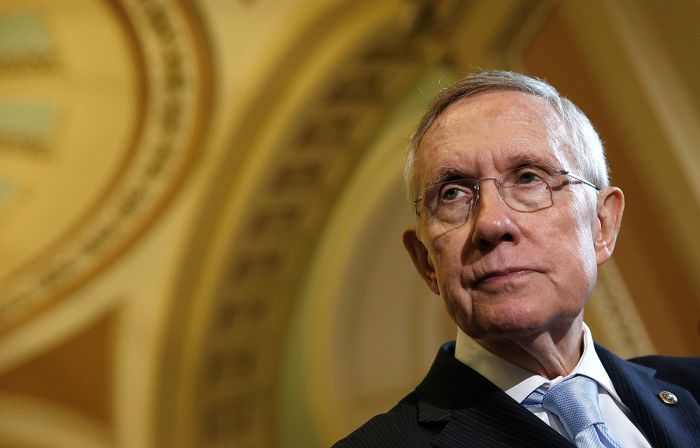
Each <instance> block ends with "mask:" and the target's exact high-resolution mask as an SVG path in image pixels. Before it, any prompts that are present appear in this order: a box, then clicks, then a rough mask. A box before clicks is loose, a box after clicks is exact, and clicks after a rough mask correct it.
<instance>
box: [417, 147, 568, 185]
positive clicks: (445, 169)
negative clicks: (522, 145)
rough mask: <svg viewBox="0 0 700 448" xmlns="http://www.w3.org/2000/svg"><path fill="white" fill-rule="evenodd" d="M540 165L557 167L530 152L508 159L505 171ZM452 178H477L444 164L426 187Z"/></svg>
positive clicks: (460, 169)
mask: <svg viewBox="0 0 700 448" xmlns="http://www.w3.org/2000/svg"><path fill="white" fill-rule="evenodd" d="M527 165H532V166H538V167H549V168H551V169H556V168H557V167H555V166H554V165H553V164H552V163H550V161H547V160H545V159H543V158H541V157H534V156H532V155H530V154H515V155H513V156H511V157H509V158H508V159H506V164H505V166H506V167H507V168H506V169H505V170H504V171H509V170H512V169H515V168H518V167H520V166H527ZM450 178H461V179H476V177H474V176H467V175H465V170H464V169H463V168H461V167H458V166H453V165H447V166H442V167H440V168H439V169H438V171H437V174H436V176H435V177H434V179H433V180H432V181H430V182H429V183H428V184H427V185H425V187H424V188H430V187H433V186H435V185H440V184H442V183H444V182H445V181H446V180H448V179H450Z"/></svg>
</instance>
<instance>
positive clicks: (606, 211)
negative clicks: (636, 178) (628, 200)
mask: <svg viewBox="0 0 700 448" xmlns="http://www.w3.org/2000/svg"><path fill="white" fill-rule="evenodd" d="M624 209H625V195H624V194H622V190H620V189H619V188H617V187H608V188H605V189H603V190H601V191H600V193H598V221H599V222H600V229H599V230H598V234H597V235H596V236H595V240H594V246H595V253H596V261H597V263H598V266H600V265H601V264H603V263H605V262H606V261H608V259H609V258H610V256H611V255H612V253H613V250H614V249H615V242H616V241H617V234H618V232H619V231H620V224H621V223H622V213H623V211H624Z"/></svg>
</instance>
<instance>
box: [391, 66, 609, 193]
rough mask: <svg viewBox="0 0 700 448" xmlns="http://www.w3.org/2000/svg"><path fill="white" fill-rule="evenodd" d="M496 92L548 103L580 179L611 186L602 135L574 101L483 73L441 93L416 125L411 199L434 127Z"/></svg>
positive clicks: (520, 78)
mask: <svg viewBox="0 0 700 448" xmlns="http://www.w3.org/2000/svg"><path fill="white" fill-rule="evenodd" d="M493 91H516V92H524V93H529V94H530V95H533V96H535V97H538V98H542V99H544V100H545V102H546V104H547V105H548V106H549V107H551V108H552V109H554V110H555V111H556V112H557V113H558V115H559V116H560V117H561V119H562V122H563V127H564V131H565V132H566V134H567V135H566V137H568V143H569V145H568V146H569V151H570V155H571V156H573V160H574V161H575V163H577V164H578V166H577V167H575V168H576V169H578V170H579V172H578V173H576V174H579V175H580V176H582V177H583V178H585V179H586V180H589V181H591V182H593V183H594V184H596V185H597V186H598V187H600V188H605V187H608V186H609V185H610V181H609V179H608V165H607V163H606V161H605V150H604V149H603V143H602V142H601V140H600V137H599V136H598V133H597V132H596V131H595V129H594V128H593V125H592V124H591V122H590V120H589V119H588V117H586V115H585V114H584V113H583V112H582V111H581V109H579V108H578V107H576V105H574V103H572V102H571V101H569V100H568V99H566V98H564V97H563V96H561V95H559V92H557V90H556V89H555V88H554V87H552V86H551V85H549V84H547V83H546V82H544V81H542V80H540V79H537V78H531V77H529V76H525V75H522V74H520V73H514V72H506V71H481V72H476V73H472V74H470V75H468V76H467V77H465V78H463V79H461V80H459V81H457V82H456V83H454V84H452V85H451V86H449V87H447V88H446V89H444V90H443V91H442V92H440V93H439V94H438V95H437V97H435V99H434V100H433V102H432V103H431V104H430V106H428V109H427V110H426V112H425V114H424V115H423V118H421V120H420V121H419V122H418V124H417V125H416V128H415V130H414V131H413V135H411V139H410V141H409V143H408V150H407V152H406V166H405V169H404V179H405V181H406V187H407V189H408V195H409V199H411V200H413V199H415V197H416V196H417V195H418V194H417V190H418V185H416V182H417V179H416V178H415V164H416V158H417V155H418V150H419V148H420V145H421V142H422V141H423V137H424V136H425V134H426V132H427V131H428V129H429V128H430V126H431V125H432V124H433V122H435V120H436V119H437V118H438V117H439V116H440V114H442V113H443V112H444V111H445V109H447V107H448V106H450V105H451V104H453V103H456V102H457V101H459V100H461V99H463V98H468V97H471V96H475V95H478V94H480V93H485V92H493Z"/></svg>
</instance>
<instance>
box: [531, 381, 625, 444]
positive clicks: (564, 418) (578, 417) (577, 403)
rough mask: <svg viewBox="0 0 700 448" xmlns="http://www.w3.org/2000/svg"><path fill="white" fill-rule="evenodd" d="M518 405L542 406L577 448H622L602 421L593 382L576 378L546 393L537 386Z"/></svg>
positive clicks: (596, 390) (596, 384) (595, 384)
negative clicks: (555, 419)
mask: <svg viewBox="0 0 700 448" xmlns="http://www.w3.org/2000/svg"><path fill="white" fill-rule="evenodd" d="M522 404H523V406H525V407H526V408H531V407H535V406H542V407H543V408H545V409H546V410H548V411H549V412H551V413H552V414H554V415H556V416H557V417H559V420H561V422H562V424H563V425H564V428H566V431H567V432H568V433H569V435H570V436H571V438H572V439H573V441H574V443H575V444H576V446H577V447H578V448H601V447H605V448H623V446H622V444H620V442H618V441H617V439H616V438H615V436H613V435H612V433H611V432H610V428H608V426H607V425H606V424H605V422H604V421H603V416H602V414H601V413H600V405H599V404H598V383H596V382H595V380H592V379H590V378H588V377H585V376H581V375H576V376H574V377H572V378H569V379H566V380H564V381H562V382H561V383H559V384H557V385H556V386H554V387H552V388H551V389H549V390H548V391H545V390H544V389H542V386H540V387H538V388H537V389H536V390H535V391H534V392H533V393H531V394H530V395H529V396H528V397H527V398H526V399H525V400H524V401H523V403H522Z"/></svg>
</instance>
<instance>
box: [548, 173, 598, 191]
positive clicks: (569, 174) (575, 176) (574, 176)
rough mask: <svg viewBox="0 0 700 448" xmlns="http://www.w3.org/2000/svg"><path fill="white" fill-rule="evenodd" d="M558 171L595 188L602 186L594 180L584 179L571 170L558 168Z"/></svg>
mask: <svg viewBox="0 0 700 448" xmlns="http://www.w3.org/2000/svg"><path fill="white" fill-rule="evenodd" d="M557 173H559V174H564V175H566V176H569V177H573V178H574V179H576V180H577V181H579V182H583V183H584V184H586V185H589V186H591V187H593V188H595V189H596V190H600V187H599V186H598V185H596V184H594V183H592V182H588V181H587V180H586V179H583V178H581V177H579V176H577V175H575V174H571V173H570V172H568V171H566V170H557Z"/></svg>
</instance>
